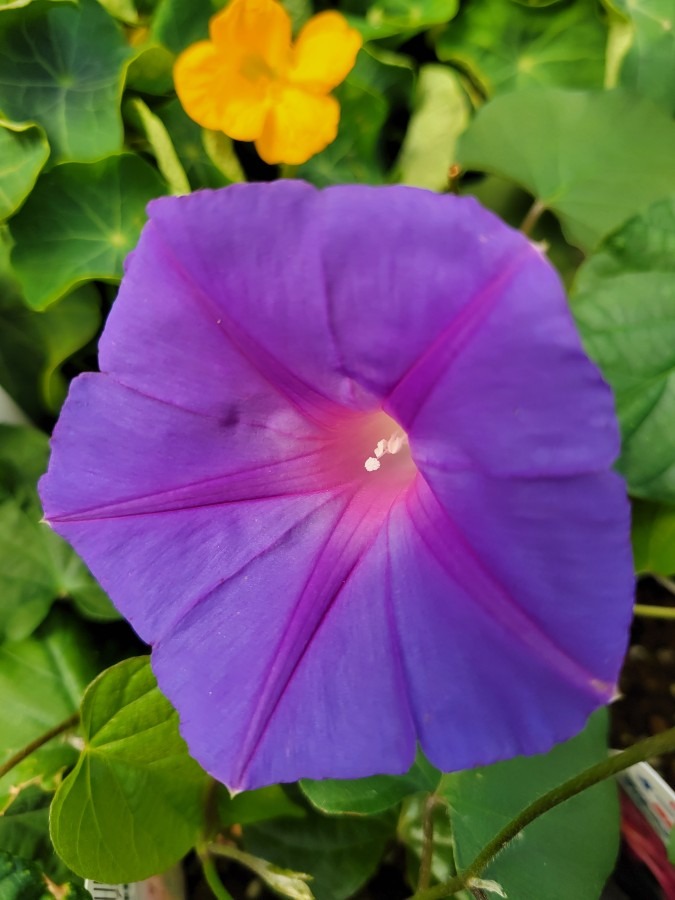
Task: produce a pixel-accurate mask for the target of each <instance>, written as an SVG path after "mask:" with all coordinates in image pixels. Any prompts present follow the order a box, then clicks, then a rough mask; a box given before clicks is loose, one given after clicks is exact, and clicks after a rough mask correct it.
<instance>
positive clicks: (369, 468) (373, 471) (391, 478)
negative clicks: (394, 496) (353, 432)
mask: <svg viewBox="0 0 675 900" xmlns="http://www.w3.org/2000/svg"><path fill="white" fill-rule="evenodd" d="M355 443H356V446H358V453H359V455H358V460H356V459H354V457H353V458H352V459H353V462H352V463H351V465H354V464H356V465H357V466H358V473H357V472H354V477H357V478H365V480H366V481H367V483H368V485H369V486H370V487H373V488H376V487H382V488H384V487H385V486H387V487H404V486H405V484H406V483H407V482H409V481H412V479H413V478H414V476H415V474H416V473H417V466H416V465H415V462H414V460H413V457H412V453H411V451H410V444H409V442H408V435H407V434H406V432H405V431H404V430H403V428H401V426H400V425H399V424H398V422H396V421H395V420H394V419H392V418H391V416H388V415H387V414H386V413H384V412H378V413H375V414H372V413H371V414H369V415H368V416H367V417H365V418H364V421H363V423H362V424H361V425H360V427H359V428H358V431H357V440H356V442H355ZM355 449H356V448H355ZM355 456H356V454H355Z"/></svg>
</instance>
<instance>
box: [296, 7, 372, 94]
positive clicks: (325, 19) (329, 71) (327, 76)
mask: <svg viewBox="0 0 675 900" xmlns="http://www.w3.org/2000/svg"><path fill="white" fill-rule="evenodd" d="M362 43H363V41H362V38H361V35H360V34H359V33H358V31H356V29H354V28H352V27H351V26H350V25H349V23H348V22H347V20H346V19H345V17H344V16H342V15H340V13H338V12H323V13H319V14H318V15H316V16H313V17H312V18H311V19H310V20H309V21H308V22H307V24H306V25H305V26H304V28H302V29H301V31H300V34H299V35H298V39H297V41H296V42H295V45H294V47H293V52H292V62H291V68H290V70H289V74H288V78H289V80H290V81H292V82H294V83H295V84H302V85H303V86H304V87H307V88H309V89H310V90H313V91H323V92H325V93H327V92H328V91H330V90H331V89H332V88H334V87H335V86H336V85H338V84H340V82H341V81H344V80H345V78H346V77H347V75H348V74H349V72H350V71H351V70H352V68H353V67H354V63H355V61H356V54H357V53H358V52H359V49H360V47H361V45H362Z"/></svg>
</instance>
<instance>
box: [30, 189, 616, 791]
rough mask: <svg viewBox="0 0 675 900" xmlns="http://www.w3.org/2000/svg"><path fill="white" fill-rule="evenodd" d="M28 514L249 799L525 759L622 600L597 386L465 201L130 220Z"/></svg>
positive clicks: (262, 195) (217, 202)
mask: <svg viewBox="0 0 675 900" xmlns="http://www.w3.org/2000/svg"><path fill="white" fill-rule="evenodd" d="M100 365H101V370H102V372H101V374H95V375H84V376H81V377H80V378H78V379H76V381H75V382H74V383H73V385H72V388H71V391H70V395H69V397H68V400H67V402H66V405H65V407H64V409H63V413H62V415H61V419H60V421H59V424H58V425H57V428H56V431H55V434H54V439H53V454H52V460H51V465H50V469H49V472H48V474H47V475H46V476H45V478H44V479H43V481H42V484H41V492H42V498H43V500H44V506H45V511H46V515H47V518H48V520H49V521H50V523H51V524H52V525H53V527H54V528H55V529H56V530H57V531H58V532H59V533H60V534H62V535H63V536H64V537H66V538H67V539H68V540H69V541H70V542H71V543H72V544H73V545H74V546H75V547H76V548H77V550H78V551H79V552H80V553H81V554H82V556H83V557H84V559H85V560H86V561H87V563H88V564H89V565H90V566H91V568H92V570H93V571H94V573H95V574H96V576H97V577H98V578H99V580H100V581H101V584H102V585H103V586H104V588H105V589H106V590H107V591H108V592H109V593H110V595H111V597H112V599H113V600H114V602H115V603H116V605H117V606H118V608H119V609H120V610H121V611H122V613H123V614H124V615H125V616H126V617H127V618H128V619H129V621H130V622H131V623H132V624H133V626H134V628H135V629H136V630H137V631H138V633H139V634H140V635H141V637H143V638H144V640H146V641H148V642H149V643H150V644H152V646H153V666H154V670H155V672H156V674H157V678H158V680H159V684H160V686H161V688H162V689H163V691H164V692H165V693H166V695H167V696H168V697H169V699H170V700H171V701H172V702H173V703H174V704H175V706H176V707H177V709H178V711H179V714H180V719H181V728H182V732H183V734H184V736H185V738H186V740H187V742H188V745H189V747H190V750H191V752H192V753H193V755H194V756H195V757H196V758H197V759H198V760H199V761H200V762H201V764H202V765H203V766H204V767H205V768H206V769H207V770H208V771H209V772H211V773H212V774H213V775H214V776H215V777H216V778H218V779H220V780H221V781H223V782H225V783H226V784H227V785H229V786H231V787H233V788H237V789H242V788H251V787H256V786H259V785H263V784H268V783H271V782H277V781H289V780H295V779H297V778H300V777H311V778H323V777H329V776H330V777H337V778H342V777H343V778H347V777H359V776H365V775H371V774H373V773H397V772H403V771H405V770H406V769H407V768H408V767H409V766H410V764H411V762H412V760H413V757H414V754H415V749H416V744H417V743H418V742H419V744H420V745H421V747H422V749H423V750H424V752H425V753H426V754H427V756H428V757H429V759H430V760H431V761H432V762H433V763H435V764H436V765H437V766H439V767H440V768H442V769H445V770H453V769H461V768H465V767H470V766H474V765H477V764H482V763H489V762H492V761H494V760H498V759H502V758H505V757H509V756H511V755H514V754H519V753H536V752H540V751H545V750H547V749H548V748H549V747H550V746H551V745H552V744H553V743H554V742H555V741H559V740H562V739H565V738H568V737H570V736H571V735H573V734H574V733H575V732H577V731H578V730H579V729H581V728H582V726H583V725H584V722H585V720H586V718H587V716H588V715H589V713H590V712H591V711H592V710H593V709H594V708H595V707H597V706H598V705H599V704H602V703H604V702H606V701H607V700H608V699H609V698H610V696H611V695H612V692H613V690H614V685H615V682H616V678H617V673H618V670H619V665H620V662H621V658H622V655H623V651H624V648H625V644H626V639H627V629H628V622H629V618H630V610H631V602H632V566H631V557H630V551H629V546H628V506H627V501H626V497H625V492H624V487H623V484H622V482H621V480H620V478H619V477H618V476H617V475H616V474H614V473H613V472H612V471H611V465H612V461H613V460H614V457H615V455H616V453H617V446H618V438H617V429H616V425H615V420H614V415H613V410H612V401H611V397H610V392H609V389H608V388H607V386H606V385H605V384H604V383H603V381H602V380H601V378H600V376H599V375H598V373H597V371H596V369H595V367H594V366H593V365H592V364H591V363H590V362H589V360H588V359H587V358H586V356H585V355H584V353H583V351H582V348H581V345H580V341H579V338H578V336H577V333H576V331H575V328H574V325H573V323H572V320H571V317H570V314H569V311H568V308H567V305H566V301H565V297H564V295H563V291H562V289H561V286H560V283H559V281H558V278H557V276H556V274H555V272H554V271H553V269H552V268H551V266H550V265H549V264H548V262H547V261H546V260H545V259H544V258H543V257H542V255H541V254H540V253H539V252H538V250H537V249H536V248H535V247H534V246H533V245H532V244H531V243H530V242H529V241H528V240H527V239H526V238H525V237H523V235H522V234H520V233H518V232H516V231H513V230H512V229H511V228H508V227H507V226H506V225H504V224H503V223H502V222H501V221H500V220H499V219H498V218H496V217H495V216H494V215H493V214H492V213H490V212H487V211H486V210H484V209H482V208H481V207H480V206H479V205H478V204H477V203H476V202H475V201H474V200H473V199H469V198H459V197H453V196H439V195H435V194H431V193H428V192H426V191H420V190H416V189H411V188H404V187H385V188H369V187H362V186H346V187H335V188H330V189H328V190H325V191H317V190H315V189H314V188H312V187H310V186H309V185H307V184H303V183H301V182H278V183H274V184H265V185H262V184H251V185H237V186H234V187H229V188H226V189H225V190H221V191H214V192H211V191H203V192H200V193H197V194H193V195H191V196H188V197H181V198H165V199H162V200H158V201H155V202H154V203H153V204H152V205H151V207H150V222H149V224H148V225H147V226H146V228H145V230H144V231H143V234H142V236H141V239H140V243H139V246H138V248H137V250H136V251H135V254H134V256H133V259H132V260H131V262H130V265H129V268H128V271H127V274H126V276H125V279H124V282H123V285H122V288H121V290H120V294H119V298H118V299H117V301H116V302H115V305H114V308H113V311H112V314H111V316H110V319H109V321H108V324H107V326H106V330H105V333H104V335H103V338H102V341H101V347H100Z"/></svg>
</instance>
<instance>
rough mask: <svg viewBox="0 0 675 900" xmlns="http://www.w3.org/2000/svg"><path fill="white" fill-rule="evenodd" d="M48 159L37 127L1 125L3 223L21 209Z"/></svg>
mask: <svg viewBox="0 0 675 900" xmlns="http://www.w3.org/2000/svg"><path fill="white" fill-rule="evenodd" d="M48 156H49V145H48V144H47V139H46V138H45V134H44V131H43V130H42V129H41V128H39V127H38V126H37V125H15V124H13V123H11V122H2V121H0V160H2V162H0V219H6V218H7V217H8V216H11V215H12V213H13V212H14V211H15V210H16V209H18V207H19V206H21V204H22V203H23V201H24V200H25V199H26V197H27V196H28V194H29V193H30V191H31V188H32V187H33V185H34V184H35V181H36V179H37V177H38V174H39V173H40V169H41V168H42V167H43V166H44V164H45V163H46V162H47V157H48Z"/></svg>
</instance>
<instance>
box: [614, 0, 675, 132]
mask: <svg viewBox="0 0 675 900" xmlns="http://www.w3.org/2000/svg"><path fill="white" fill-rule="evenodd" d="M612 5H613V6H614V7H616V8H617V9H619V10H620V11H621V12H622V13H623V14H624V16H625V17H626V18H628V19H629V20H630V23H631V26H632V42H631V46H630V48H629V49H628V52H627V53H626V54H625V55H624V56H623V62H622V65H621V70H620V75H619V81H620V83H621V84H622V85H624V86H625V87H629V88H633V89H634V90H635V91H637V92H638V93H639V94H641V95H642V96H644V97H650V98H651V99H652V100H654V102H655V103H658V104H659V105H660V106H663V107H664V108H665V109H666V110H667V111H668V112H669V113H671V115H672V114H673V113H675V0H612Z"/></svg>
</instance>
